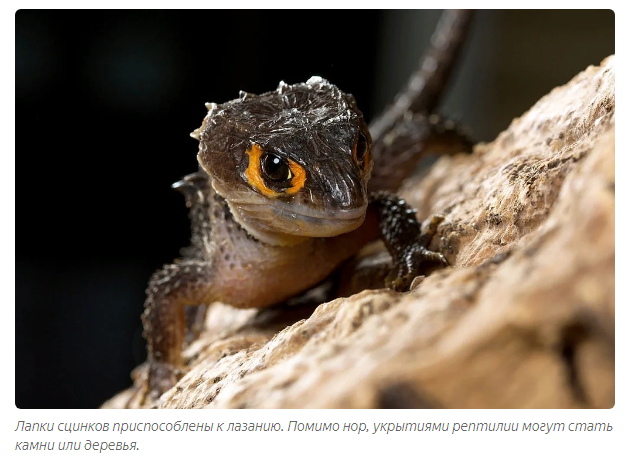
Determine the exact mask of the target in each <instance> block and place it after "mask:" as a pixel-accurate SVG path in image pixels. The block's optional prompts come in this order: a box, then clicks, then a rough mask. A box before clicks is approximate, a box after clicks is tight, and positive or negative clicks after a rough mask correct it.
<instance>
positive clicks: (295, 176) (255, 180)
mask: <svg viewBox="0 0 638 474" xmlns="http://www.w3.org/2000/svg"><path fill="white" fill-rule="evenodd" d="M246 154H247V155H248V167H247V168H246V171H245V172H244V175H245V176H246V180H247V181H248V184H250V185H251V186H252V187H253V189H255V190H256V191H258V192H260V193H261V194H263V195H264V196H267V197H269V198H276V197H278V196H285V195H293V194H296V193H297V192H299V190H300V189H301V188H303V187H304V184H305V183H306V170H305V169H304V168H303V166H301V165H300V164H298V163H295V162H294V161H292V160H291V159H289V158H287V160H288V167H289V168H290V172H291V174H292V178H290V181H289V183H290V186H289V187H287V188H285V189H284V190H283V191H275V190H274V189H272V188H270V187H269V186H268V185H267V184H266V182H265V181H264V177H263V176H262V166H261V158H262V156H263V154H264V149H263V148H262V147H261V146H260V145H258V144H256V143H252V144H251V146H250V148H248V149H247V150H246Z"/></svg>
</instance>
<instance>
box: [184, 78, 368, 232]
mask: <svg viewBox="0 0 638 474" xmlns="http://www.w3.org/2000/svg"><path fill="white" fill-rule="evenodd" d="M207 107H208V108H209V111H208V114H207V116H206V118H205V119H204V122H203V124H202V126H201V127H200V128H199V129H197V130H195V132H193V134H192V135H193V136H194V137H195V138H197V139H198V140H199V142H200V143H199V154H198V157H197V158H198V161H199V163H200V165H201V166H202V167H203V168H204V170H206V172H207V173H208V174H209V175H210V176H211V178H212V184H213V188H214V189H215V191H216V192H217V193H218V194H219V195H221V196H222V197H223V198H224V199H225V200H226V202H227V203H228V206H229V207H230V210H231V212H232V213H233V216H234V218H235V220H236V221H237V222H238V223H239V224H240V225H242V226H243V227H244V228H245V229H246V230H247V231H248V232H249V233H250V234H251V235H253V236H254V237H256V238H258V239H259V240H262V241H264V242H267V243H270V244H273V245H290V244H294V243H297V242H299V241H301V240H305V239H306V238H308V237H332V236H335V235H339V234H343V233H346V232H350V231H352V230H354V229H356V228H357V227H359V226H360V225H361V223H362V222H363V220H364V218H365V212H366V208H367V204H368V202H367V182H368V179H369V178H370V172H371V170H372V156H371V152H370V150H371V138H370V133H369V132H368V128H367V126H366V124H365V121H364V119H363V115H362V114H361V112H360V111H359V109H358V108H357V105H356V102H355V100H354V98H353V97H352V96H351V95H349V94H345V93H343V92H342V91H340V90H339V89H338V88H336V87H335V86H333V85H332V84H330V83H329V82H327V81H326V80H324V79H321V78H319V77H312V78H310V79H309V80H308V81H307V82H305V83H301V84H293V85H287V84H285V83H283V82H282V83H280V84H279V87H278V88H277V90H275V91H273V92H267V93H265V94H260V95H255V94H248V93H245V92H240V97H239V99H235V100H231V101H229V102H226V103H224V104H221V105H216V104H207Z"/></svg>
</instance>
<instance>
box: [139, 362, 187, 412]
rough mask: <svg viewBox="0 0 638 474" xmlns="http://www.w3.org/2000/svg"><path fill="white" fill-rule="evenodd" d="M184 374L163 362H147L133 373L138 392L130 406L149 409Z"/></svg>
mask: <svg viewBox="0 0 638 474" xmlns="http://www.w3.org/2000/svg"><path fill="white" fill-rule="evenodd" d="M183 375H184V372H183V371H182V370H180V369H177V368H175V367H174V366H172V365H170V364H166V363H163V362H154V361H153V362H146V363H145V364H143V365H141V366H140V367H137V368H136V369H135V370H134V371H133V378H134V380H135V385H136V386H137V390H136V392H135V394H134V395H133V397H132V399H131V401H130V402H129V404H130V405H139V406H145V407H148V406H150V405H152V404H153V403H155V402H156V401H157V400H158V399H159V398H160V397H161V396H162V395H163V394H164V393H165V392H167V391H169V390H170V389H171V388H173V387H174V386H175V384H176V383H177V382H178V381H179V379H181V378H182V376H183Z"/></svg>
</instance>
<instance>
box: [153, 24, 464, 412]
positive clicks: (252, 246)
mask: <svg viewBox="0 0 638 474" xmlns="http://www.w3.org/2000/svg"><path fill="white" fill-rule="evenodd" d="M471 15H472V14H471V12H468V11H446V12H444V14H443V16H442V18H441V20H440V21H439V23H438V25H437V28H436V30H435V33H434V35H433V37H432V41H431V47H430V48H429V50H428V51H427V52H426V54H425V55H424V57H423V58H422V60H421V64H420V67H419V69H418V70H417V71H416V72H414V73H413V74H412V76H411V77H410V79H409V81H408V85H407V86H406V87H405V89H404V90H403V91H402V92H401V93H400V94H399V95H398V96H397V97H396V98H395V100H394V102H393V103H392V104H391V105H390V106H389V107H388V108H387V109H386V110H385V111H384V112H383V113H382V114H381V115H380V116H379V118H377V119H376V120H373V121H372V122H371V123H370V126H369V127H368V125H367V124H366V122H365V120H364V117H363V114H362V113H361V111H360V110H359V108H358V107H357V103H356V101H355V99H354V97H353V96H352V95H350V94H347V93H344V92H342V91H341V90H340V89H339V88H337V87H336V86H335V85H333V84H331V83H330V82H328V81H327V80H325V79H323V78H321V77H318V76H314V77H311V78H310V79H309V80H308V81H307V82H305V83H299V84H292V85H288V84H286V83H284V82H283V81H282V82H281V83H280V84H279V86H278V87H277V89H276V90H274V91H271V92H266V93H263V94H251V93H247V92H243V91H242V92H240V94H239V98H238V99H234V100H231V101H228V102H226V103H223V104H219V105H218V104H214V103H207V104H206V107H207V109H208V113H207V115H206V117H205V118H204V120H203V123H202V125H201V127H199V128H198V129H196V130H195V131H194V132H193V133H192V134H191V136H193V137H194V138H196V139H197V140H198V141H199V150H198V154H197V161H198V163H199V170H198V171H197V172H196V173H193V174H191V175H188V176H185V177H184V178H183V179H182V180H181V181H178V182H177V183H175V184H174V185H173V187H174V188H176V189H178V190H180V191H182V192H183V193H184V195H185V198H186V206H187V207H188V208H189V218H190V221H191V242H190V246H189V247H187V248H185V249H182V252H181V257H180V258H178V259H176V260H175V261H174V262H172V263H171V264H167V265H165V266H164V267H163V268H161V269H160V270H158V271H157V272H155V273H154V274H153V276H152V277H151V278H150V280H149V284H148V287H147V292H146V293H147V298H146V301H145V305H144V306H145V309H144V313H143V315H142V321H143V326H144V336H145V338H146V340H147V349H148V361H147V373H146V377H145V384H146V387H145V390H146V393H145V394H144V397H143V399H144V400H145V402H144V403H150V402H152V401H154V400H157V399H158V398H159V397H160V396H161V395H162V394H163V393H164V392H166V391H168V390H169V389H170V388H171V387H173V386H174V385H175V383H176V382H177V381H178V380H179V379H180V378H181V377H182V376H183V375H184V372H185V366H184V362H183V360H182V349H183V346H184V341H185V333H186V326H187V323H186V314H185V308H186V307H187V306H197V305H207V304H211V303H213V302H224V303H227V304H230V305H232V306H234V307H237V308H252V307H261V308H263V307H269V306H272V305H275V304H278V303H281V302H283V301H286V300H287V299H289V298H291V297H293V296H295V295H298V294H301V293H303V292H304V291H306V290H309V289H311V288H313V287H314V286H316V285H317V284H319V283H321V282H322V281H323V280H324V279H326V278H327V277H328V276H329V275H331V274H333V273H334V272H335V271H336V270H337V269H338V268H339V266H340V265H341V264H342V263H343V262H344V261H346V260H348V259H349V258H351V257H353V256H355V255H356V254H357V252H358V251H359V250H360V249H361V248H362V247H363V246H364V245H366V244H368V243H370V242H372V241H374V240H377V239H379V238H380V239H381V240H382V241H383V242H384V244H385V246H386V248H387V249H388V251H389V253H390V255H391V256H392V262H393V264H392V268H391V270H390V272H389V274H388V276H387V278H386V280H385V281H386V286H387V287H388V288H390V289H393V290H396V291H406V290H408V289H409V287H410V283H411V282H412V280H413V279H414V278H415V277H416V276H418V275H419V274H420V268H421V264H422V263H423V262H426V261H429V262H435V263H437V264H441V265H447V260H446V258H445V256H444V255H443V254H441V253H439V252H434V251H431V250H429V249H428V246H429V245H430V241H431V240H432V237H433V236H434V234H435V233H436V229H437V226H438V225H439V224H440V223H441V222H442V221H443V220H444V216H441V215H435V216H432V217H431V218H430V219H428V220H427V221H426V222H425V223H423V225H422V224H421V223H419V221H418V220H417V219H416V216H415V214H416V211H415V210H414V209H412V208H411V207H410V206H409V205H408V204H407V203H406V202H405V201H404V200H403V199H401V198H400V197H399V196H397V195H396V194H395V192H396V191H397V190H398V188H399V187H400V185H401V183H402V182H403V180H404V179H405V178H406V177H407V176H409V175H410V174H411V173H412V172H413V170H414V168H415V167H416V166H417V164H418V162H419V160H420V158H421V157H422V156H423V155H425V154H429V153H438V154H443V153H455V152H460V151H469V150H471V147H472V142H471V141H470V140H469V139H468V138H467V136H466V134H465V133H464V132H463V131H462V130H461V129H460V128H459V127H458V126H457V124H456V123H454V122H452V121H449V120H443V119H442V118H441V117H440V116H438V115H435V114H434V113H433V111H434V110H435V109H436V106H437V105H438V102H439V101H440V99H441V97H442V94H443V91H444V90H445V88H446V85H447V82H448V81H449V77H450V76H451V72H452V69H453V66H454V64H455V62H456V61H457V58H458V56H459V54H460V50H461V48H462V45H463V42H464V39H465V37H466V35H467V32H468V28H469V23H470V18H471ZM373 156H374V159H373ZM422 229H423V230H422Z"/></svg>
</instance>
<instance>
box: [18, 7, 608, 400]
mask: <svg viewBox="0 0 638 474" xmlns="http://www.w3.org/2000/svg"><path fill="white" fill-rule="evenodd" d="M439 15H440V11H433V10H430V11H428V10H423V11H268V12H265V11H170V12H156V11H91V12H80V11H24V10H21V11H19V12H18V13H17V14H16V165H17V167H16V184H17V186H16V203H17V204H16V398H15V400H16V405H17V406H18V407H19V408H92V407H97V406H99V405H100V404H101V403H102V402H103V401H105V400H106V399H107V398H109V397H110V396H112V395H113V394H115V393H116V392H117V391H119V390H121V389H124V388H125V387H127V386H128V385H130V376H129V373H130V371H131V369H132V368H133V367H135V366H136V365H137V364H139V363H141V362H143V360H144V359H145V351H144V341H143V339H142V336H141V331H142V328H141V322H140V319H139V316H140V314H141V312H142V306H143V302H144V296H145V295H144V290H145V287H146V281H147V279H148V277H149V276H150V275H151V273H152V272H153V271H154V270H155V269H157V268H159V267H161V265H162V264H163V263H166V262H169V261H171V260H172V259H173V258H174V257H176V256H177V252H178V249H179V248H180V247H182V246H184V245H186V243H187V242H188V220H187V216H186V211H185V208H184V202H183V198H182V196H181V195H179V194H178V193H176V192H175V191H172V190H171V189H170V185H171V183H173V182H174V181H177V180H178V179H179V178H180V177H181V176H182V175H184V174H187V173H190V172H193V171H195V170H196V168H197V164H196V153H197V142H196V141H195V140H193V139H192V138H190V137H189V133H190V132H191V131H192V130H193V129H195V128H197V127H199V125H200V124H201V121H202V119H203V117H204V115H205V112H206V110H205V108H204V102H224V101H227V100H230V99H233V98H236V97H237V93H238V91H239V90H240V89H243V90H246V91H249V92H255V93H261V92H265V91H268V90H272V89H274V88H275V87H276V86H277V84H278V82H279V81H280V80H285V81H286V82H288V83H294V82H301V81H305V80H307V79H308V78H309V77H310V76H312V75H320V76H323V77H325V78H326V79H328V80H329V81H331V82H333V83H334V84H336V85H338V86H339V87H340V88H341V89H343V90H345V91H347V92H350V93H352V94H354V96H355V97H356V98H357V101H358V103H359V106H360V108H361V110H362V111H363V113H364V114H365V115H366V117H368V118H369V117H371V116H373V115H374V114H375V113H378V112H379V111H380V110H381V109H382V108H383V106H384V105H385V104H386V103H388V102H389V101H390V100H391V99H392V97H393V96H394V94H395V93H396V92H397V91H398V89H399V88H400V87H401V86H402V84H403V82H404V81H405V80H406V78H407V77H408V75H409V74H410V72H411V70H412V69H413V68H414V67H415V65H416V63H417V60H418V58H419V56H420V55H421V53H422V52H423V51H424V49H425V47H426V45H427V44H428V40H429V37H430V34H431V33H432V29H433V27H434V25H435V23H436V21H437V19H438V16H439ZM613 53H614V14H613V12H612V11H610V10H603V11H600V10H599V11H571V12H570V11H544V10H537V11H525V10H519V11H480V12H478V14H477V16H476V17H475V21H474V25H473V30H472V34H471V37H470V44H469V45H468V48H467V49H466V51H465V55H464V59H463V60H462V65H461V67H460V69H459V70H458V71H457V72H458V74H457V80H455V82H454V83H453V87H452V88H451V90H450V91H449V92H450V93H449V94H448V98H447V100H446V101H445V103H444V104H443V106H442V110H443V112H444V113H447V114H448V115H450V116H453V117H454V118H460V119H462V120H463V122H464V123H466V124H467V125H469V127H470V128H471V129H472V130H473V132H474V133H473V135H474V137H475V138H477V139H479V140H483V141H488V140H492V139H493V138H495V137H496V135H497V134H498V132H500V131H502V130H504V129H505V128H506V127H507V125H508V124H509V122H510V121H511V120H512V119H513V118H514V117H516V116H518V115H520V114H521V113H523V112H524V111H526V110H527V109H528V108H529V107H530V106H531V105H533V104H534V103H535V102H536V101H537V100H538V99H539V98H540V97H541V96H542V95H544V94H546V93H547V92H549V91H550V90H551V89H552V88H553V87H555V86H558V85H561V84H563V83H565V82H567V81H568V80H569V79H570V78H571V77H572V76H574V75H575V74H576V73H578V72H579V71H581V70H583V69H584V68H586V67H587V66H588V65H589V64H598V63H599V62H600V61H601V60H602V59H603V58H605V57H606V56H608V55H610V54H613Z"/></svg>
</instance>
